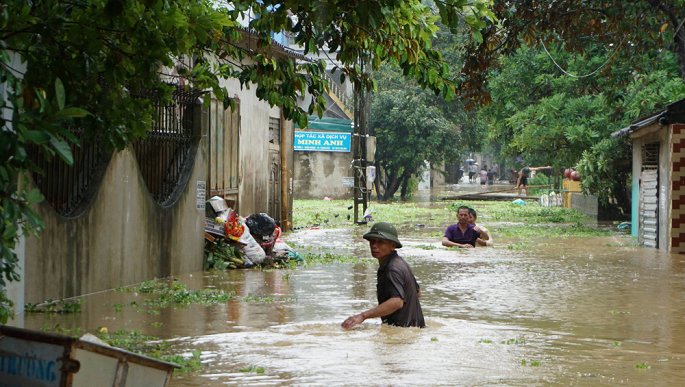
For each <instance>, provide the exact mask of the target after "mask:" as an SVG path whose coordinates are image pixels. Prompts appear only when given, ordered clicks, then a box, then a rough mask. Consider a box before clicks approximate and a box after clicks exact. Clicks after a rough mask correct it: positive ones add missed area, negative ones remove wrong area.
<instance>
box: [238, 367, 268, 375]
mask: <svg viewBox="0 0 685 387" xmlns="http://www.w3.org/2000/svg"><path fill="white" fill-rule="evenodd" d="M239 371H240V372H253V373H256V374H260V375H261V374H263V373H264V367H259V366H256V365H250V366H247V367H243V368H241V369H240V370H239Z"/></svg>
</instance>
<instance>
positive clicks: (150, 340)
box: [96, 329, 202, 373]
mask: <svg viewBox="0 0 685 387" xmlns="http://www.w3.org/2000/svg"><path fill="white" fill-rule="evenodd" d="M96 336H97V337H99V338H100V339H101V340H102V341H104V342H106V343H107V344H109V345H111V346H113V347H117V348H122V349H125V350H127V351H129V352H134V353H139V354H142V355H145V356H149V357H152V358H155V359H159V360H162V361H166V362H169V363H175V364H178V365H179V366H181V368H180V369H178V370H176V371H175V372H181V373H188V372H196V371H199V370H201V369H202V363H201V362H200V355H201V353H202V352H201V351H200V350H197V349H196V350H194V351H193V352H192V354H191V356H190V357H186V356H183V355H179V354H177V353H174V352H175V351H173V350H172V349H171V343H169V342H165V341H161V340H160V339H159V338H157V337H155V336H148V335H143V334H141V333H140V332H138V331H127V330H123V329H120V330H117V331H115V332H114V333H109V332H108V331H107V329H99V330H98V332H97V333H96Z"/></svg>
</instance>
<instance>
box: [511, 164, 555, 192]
mask: <svg viewBox="0 0 685 387" xmlns="http://www.w3.org/2000/svg"><path fill="white" fill-rule="evenodd" d="M541 169H552V167H550V166H547V167H523V168H521V170H520V171H519V172H518V179H517V180H516V188H517V189H518V190H519V196H521V193H523V196H528V178H529V177H530V174H531V172H534V171H539V170H541Z"/></svg>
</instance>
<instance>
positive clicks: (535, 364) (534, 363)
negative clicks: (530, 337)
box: [521, 359, 540, 367]
mask: <svg viewBox="0 0 685 387" xmlns="http://www.w3.org/2000/svg"><path fill="white" fill-rule="evenodd" d="M521 365H522V366H524V367H526V366H528V367H539V366H540V361H539V360H526V359H523V360H521Z"/></svg>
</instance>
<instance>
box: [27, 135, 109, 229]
mask: <svg viewBox="0 0 685 387" xmlns="http://www.w3.org/2000/svg"><path fill="white" fill-rule="evenodd" d="M71 132H72V133H73V134H74V136H75V137H76V138H78V139H79V143H78V144H74V145H72V146H71V152H72V156H73V159H74V163H73V165H68V164H67V163H65V162H64V161H63V160H62V159H60V158H59V157H56V156H54V157H52V158H47V157H45V155H44V154H43V153H42V152H41V151H40V150H39V149H38V147H35V146H31V147H29V148H28V153H29V157H30V158H31V159H32V160H33V162H34V163H35V165H36V167H37V169H38V171H39V172H36V173H33V175H32V177H33V181H34V184H35V185H36V187H37V188H38V189H39V190H40V192H41V193H42V194H43V196H44V197H45V200H46V202H47V203H48V204H50V206H51V207H52V208H53V209H54V210H55V211H56V212H57V213H58V214H60V215H62V216H64V217H75V216H77V215H79V214H80V213H81V212H82V211H83V210H85V208H86V207H87V204H88V203H89V202H90V200H91V199H92V198H93V197H94V196H95V193H96V188H97V187H98V186H99V183H100V181H101V179H102V176H103V174H104V171H105V169H106V167H107V164H108V163H109V160H110V158H111V156H112V152H111V150H106V149H105V147H104V145H103V141H100V140H99V139H98V138H86V136H84V133H83V130H81V129H72V130H71Z"/></svg>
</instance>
